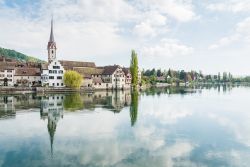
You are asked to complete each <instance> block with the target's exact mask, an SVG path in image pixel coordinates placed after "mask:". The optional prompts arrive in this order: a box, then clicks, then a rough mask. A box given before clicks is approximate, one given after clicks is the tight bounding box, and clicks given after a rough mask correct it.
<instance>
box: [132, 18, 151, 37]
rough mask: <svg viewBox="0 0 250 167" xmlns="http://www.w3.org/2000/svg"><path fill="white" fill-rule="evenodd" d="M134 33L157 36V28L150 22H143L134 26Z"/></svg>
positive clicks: (142, 35)
mask: <svg viewBox="0 0 250 167" xmlns="http://www.w3.org/2000/svg"><path fill="white" fill-rule="evenodd" d="M133 31H134V33H135V34H136V35H138V36H140V37H145V36H155V35H156V31H155V29H154V28H153V27H152V26H151V25H150V24H148V23H145V22H142V23H140V24H138V25H136V26H135V27H134V30H133Z"/></svg>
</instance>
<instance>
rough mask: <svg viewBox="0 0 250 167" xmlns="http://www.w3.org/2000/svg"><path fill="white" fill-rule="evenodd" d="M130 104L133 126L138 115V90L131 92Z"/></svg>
mask: <svg viewBox="0 0 250 167" xmlns="http://www.w3.org/2000/svg"><path fill="white" fill-rule="evenodd" d="M131 101H132V103H131V106H130V119H131V126H134V125H135V123H136V121H137V115H138V91H137V90H135V91H133V92H132V95H131Z"/></svg>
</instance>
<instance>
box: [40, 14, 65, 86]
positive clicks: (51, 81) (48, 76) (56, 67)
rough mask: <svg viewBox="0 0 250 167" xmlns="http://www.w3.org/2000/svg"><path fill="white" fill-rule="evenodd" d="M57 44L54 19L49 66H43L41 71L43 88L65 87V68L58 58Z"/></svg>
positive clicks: (48, 48) (49, 43)
mask: <svg viewBox="0 0 250 167" xmlns="http://www.w3.org/2000/svg"><path fill="white" fill-rule="evenodd" d="M56 49H57V48H56V42H55V40H54V33H53V19H52V20H51V32H50V39H49V42H48V46H47V50H48V64H43V66H42V69H41V82H42V86H49V87H64V83H63V75H64V72H65V70H64V67H63V66H62V65H61V63H60V62H59V61H58V60H57V58H56Z"/></svg>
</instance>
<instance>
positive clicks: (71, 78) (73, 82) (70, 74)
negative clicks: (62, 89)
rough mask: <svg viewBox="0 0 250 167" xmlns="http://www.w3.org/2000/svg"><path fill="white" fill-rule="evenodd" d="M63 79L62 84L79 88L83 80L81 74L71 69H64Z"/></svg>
mask: <svg viewBox="0 0 250 167" xmlns="http://www.w3.org/2000/svg"><path fill="white" fill-rule="evenodd" d="M63 79H64V84H65V85H66V86H67V87H70V88H77V89H79V88H80V87H81V84H82V82H83V77H82V76H81V74H79V73H78V72H76V71H71V70H69V71H66V72H65V73H64V76H63Z"/></svg>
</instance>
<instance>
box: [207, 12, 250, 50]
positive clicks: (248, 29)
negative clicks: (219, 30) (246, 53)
mask: <svg viewBox="0 0 250 167" xmlns="http://www.w3.org/2000/svg"><path fill="white" fill-rule="evenodd" d="M238 41H243V42H244V41H247V42H249V41H250V17H248V18H245V19H244V20H242V21H240V22H239V23H237V24H236V26H235V28H234V31H233V33H232V34H231V35H229V36H226V37H222V38H221V39H219V40H218V41H217V42H215V43H214V44H212V45H210V46H209V49H218V48H221V47H225V46H228V45H231V44H233V43H235V42H238Z"/></svg>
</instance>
